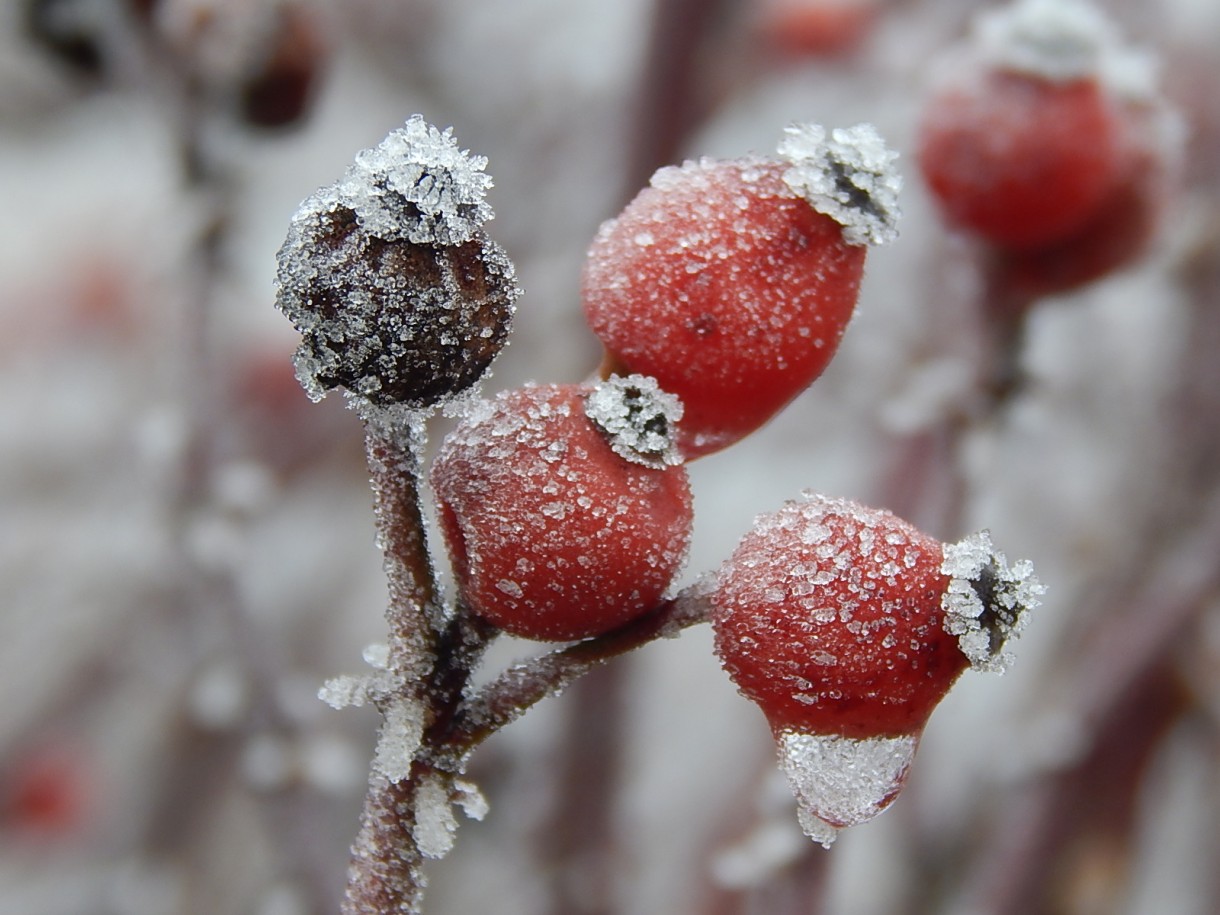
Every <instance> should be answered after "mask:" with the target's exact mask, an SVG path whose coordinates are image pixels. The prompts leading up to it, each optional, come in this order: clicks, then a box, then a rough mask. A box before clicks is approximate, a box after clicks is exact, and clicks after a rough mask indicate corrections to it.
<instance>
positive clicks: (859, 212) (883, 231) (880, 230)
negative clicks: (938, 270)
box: [779, 124, 902, 245]
mask: <svg viewBox="0 0 1220 915" xmlns="http://www.w3.org/2000/svg"><path fill="white" fill-rule="evenodd" d="M779 154H780V157H781V158H783V159H785V160H786V161H787V162H788V163H790V164H791V166H792V167H791V168H790V169H788V171H787V172H785V174H784V181H785V182H786V183H787V185H788V186H789V187H791V188H792V190H793V191H795V192H796V193H797V194H800V195H801V196H802V197H804V198H805V199H806V200H808V201H809V204H810V205H811V206H812V207H813V208H814V209H815V210H817V211H818V212H819V213H824V214H826V215H827V216H829V217H831V218H832V219H834V220H835V221H836V222H838V223H840V224H841V225H842V226H843V238H844V240H845V241H847V242H848V243H849V244H853V245H870V244H871V245H881V244H885V243H886V242H890V241H893V240H894V238H896V237H897V235H898V229H897V224H898V217H899V215H900V214H899V209H898V192H899V191H900V190H902V178H901V176H900V175H899V174H898V172H897V170H896V169H895V168H894V160H895V159H897V158H898V154H897V153H896V152H894V151H893V150H890V149H888V148H887V147H886V145H885V141H884V140H882V138H881V135H880V134H878V133H877V130H876V128H875V127H873V126H872V125H871V124H857V125H856V126H854V127H847V128H836V129H835V130H832V131H829V132H827V130H826V129H825V128H824V127H821V126H819V125H817V124H793V125H791V126H790V127H787V128H786V129H785V131H784V137H783V139H782V140H781V141H780V144H779Z"/></svg>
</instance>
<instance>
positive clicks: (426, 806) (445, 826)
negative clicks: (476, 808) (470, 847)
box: [413, 772, 458, 860]
mask: <svg viewBox="0 0 1220 915" xmlns="http://www.w3.org/2000/svg"><path fill="white" fill-rule="evenodd" d="M457 826H458V824H457V817H455V816H454V815H453V799H452V798H451V797H450V792H449V782H448V779H447V778H446V777H445V776H443V775H440V774H439V773H436V772H432V773H429V774H428V775H426V776H424V778H422V779H421V780H420V783H419V788H418V789H417V791H416V794H415V829H414V830H413V835H414V836H415V844H416V845H417V846H419V850H420V853H421V854H423V855H424V857H426V858H432V859H434V860H436V859H440V858H443V857H445V855H447V854H449V852H450V851H451V850H452V849H453V834H454V833H455V832H456V831H457Z"/></svg>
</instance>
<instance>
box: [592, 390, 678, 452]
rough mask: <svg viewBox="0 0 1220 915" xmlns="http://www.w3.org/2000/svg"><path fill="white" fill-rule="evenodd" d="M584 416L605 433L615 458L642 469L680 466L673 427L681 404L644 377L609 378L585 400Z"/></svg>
mask: <svg viewBox="0 0 1220 915" xmlns="http://www.w3.org/2000/svg"><path fill="white" fill-rule="evenodd" d="M585 415H586V416H588V417H589V419H590V420H591V421H592V422H593V424H594V425H596V426H597V427H598V428H599V429H601V430H602V431H603V432H604V433H606V436H607V440H608V441H609V442H610V447H611V448H612V449H613V450H614V453H615V454H617V455H619V457H622V458H625V459H626V460H628V461H634V462H635V463H637V464H643V465H644V466H645V467H658V468H659V467H665V466H674V465H677V464H681V463H682V454H681V452H679V451H678V443H677V439H676V438H675V435H674V424H675V423H677V422H678V420H680V419H681V418H682V402H681V401H680V400H678V398H677V397H675V396H674V395H672V394H666V393H665V392H664V391H662V390H661V388H660V386H659V385H658V384H657V381H656V379H655V378H649V377H648V376H646V375H628V376H627V377H625V378H622V377H619V376H618V375H611V376H610V378H609V379H607V380H606V381H603V382H602V383H601V384H599V385H597V386H596V387H594V388H593V390H592V391H591V392H590V393H589V396H588V397H586V398H585Z"/></svg>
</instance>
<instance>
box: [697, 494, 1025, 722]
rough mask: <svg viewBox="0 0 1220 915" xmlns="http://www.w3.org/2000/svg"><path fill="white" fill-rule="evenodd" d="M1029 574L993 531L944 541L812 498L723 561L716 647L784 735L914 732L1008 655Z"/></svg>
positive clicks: (773, 518)
mask: <svg viewBox="0 0 1220 915" xmlns="http://www.w3.org/2000/svg"><path fill="white" fill-rule="evenodd" d="M965 552H969V555H970V557H972V560H971V561H973V562H974V563H975V565H978V566H979V568H978V569H976V570H975V571H974V572H973V573H971V572H970V571H969V568H967V569H966V571H965V572H962V571H960V568H961V567H962V561H961V557H962V555H963V554H964V553H965ZM955 563H956V564H955ZM1029 571H1030V570H1029V569H1028V565H1027V564H1025V563H1019V564H1017V566H1015V567H1014V569H1013V570H1009V569H1008V567H1007V565H1006V564H1005V563H1004V561H1003V557H1002V556H1000V555H999V554H996V553H994V551H991V550H990V541H989V540H987V539H986V537H985V535H976V538H973V539H970V538H968V539H967V540H966V541H963V542H962V543H961V544H955V545H952V546H948V547H946V546H945V545H944V544H942V543H940V542H939V541H937V540H936V539H934V538H932V537H930V536H928V535H927V534H924V533H921V532H920V531H918V530H916V529H915V528H914V527H912V526H911V525H910V524H907V523H906V522H905V521H902V520H901V519H899V518H897V517H896V516H894V515H892V514H890V513H889V512H886V511H881V510H877V509H870V508H865V507H864V506H861V505H859V504H857V503H854V502H850V501H847V500H844V499H831V498H827V497H824V496H817V495H809V496H807V497H806V498H805V499H803V500H801V501H797V502H790V503H788V504H787V505H785V506H784V507H783V508H782V509H781V510H780V511H779V512H777V513H775V514H773V515H769V516H765V517H763V518H761V519H759V521H758V522H757V523H756V525H755V527H754V529H753V530H752V531H751V532H750V533H748V534H747V535H746V536H745V538H743V539H742V541H741V543H740V544H739V545H738V547H737V549H736V551H735V552H734V553H733V555H732V557H731V558H730V559H729V561H728V562H727V563H725V565H724V567H723V568H722V569H721V571H720V575H719V579H718V584H717V588H716V590H715V592H714V595H713V604H714V607H715V615H714V617H713V622H714V626H715V632H716V650H717V653H718V654H719V655H720V658H721V660H722V661H723V663H724V665H725V668H726V669H727V670H728V672H729V674H730V676H732V678H733V680H734V681H735V682H736V684H737V685H738V687H739V688H740V689H741V691H742V692H743V693H744V694H745V695H746V696H748V697H749V698H751V699H753V700H754V701H755V702H757V703H758V705H759V706H760V707H761V709H762V710H763V712H764V714H765V715H766V716H767V720H768V721H769V722H770V724H771V726H772V728H773V729H774V730H775V731H776V732H777V733H778V732H781V731H784V730H789V729H795V730H798V731H801V732H806V733H820V734H835V735H839V736H844V737H850V738H857V739H858V738H869V737H879V736H895V735H902V734H911V733H914V732H915V731H917V730H919V729H920V728H922V727H923V725H924V723H925V722H926V721H927V718H928V716H929V715H930V714H931V712H932V709H933V708H934V707H935V705H936V703H937V702H939V701H940V700H941V698H942V697H943V696H944V695H945V693H946V692H947V691H948V689H949V687H950V686H951V685H952V684H953V682H954V680H956V679H957V677H958V676H959V675H960V674H961V673H962V671H964V670H965V669H966V668H967V667H969V666H970V665H971V664H972V663H973V664H974V665H975V666H977V667H981V668H988V667H992V666H995V665H996V664H997V663H998V659H999V658H1000V657H1001V656H1002V650H1003V642H1004V639H1005V638H1006V637H1007V636H1008V635H1009V634H1010V633H1012V632H1015V631H1016V630H1017V628H1018V627H1019V625H1020V618H1021V615H1022V613H1023V612H1024V608H1025V607H1026V606H1028V605H1031V604H1032V603H1036V601H1033V600H1031V598H1032V597H1036V594H1037V593H1040V586H1038V585H1037V583H1036V581H1034V580H1033V579H1032V578H1031V576H1030V574H1029ZM976 586H977V587H976ZM1022 589H1024V590H1022ZM973 592H977V595H978V598H979V603H978V605H977V606H974V605H973V604H971V605H970V607H971V609H970V610H969V611H967V610H965V609H963V607H964V606H965V604H969V603H970V601H969V597H970V593H973ZM1018 592H1019V593H1018ZM961 595H965V603H964V604H963V602H962V601H959V600H958V598H959V597H960V596H961ZM1008 604H1011V606H1008ZM971 613H974V616H971V615H970V614H971ZM963 614H965V615H964V616H963ZM967 619H973V620H975V622H977V623H978V625H971V624H969V623H968V622H965V620H967Z"/></svg>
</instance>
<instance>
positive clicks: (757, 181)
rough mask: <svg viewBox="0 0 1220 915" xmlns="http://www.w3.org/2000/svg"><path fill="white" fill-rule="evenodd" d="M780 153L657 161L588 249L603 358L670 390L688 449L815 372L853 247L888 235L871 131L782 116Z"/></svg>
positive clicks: (695, 451)
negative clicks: (787, 121) (789, 122)
mask: <svg viewBox="0 0 1220 915" xmlns="http://www.w3.org/2000/svg"><path fill="white" fill-rule="evenodd" d="M781 153H782V157H781V158H780V159H777V160H771V159H764V158H759V157H748V158H743V159H737V160H732V161H713V160H709V159H703V160H700V161H698V162H687V163H686V164H685V165H683V166H681V167H671V168H664V169H661V170H660V171H659V172H657V173H656V175H654V176H653V179H652V182H651V185H650V186H649V187H647V188H645V189H644V190H643V191H641V192H640V194H639V195H638V196H637V197H636V198H635V199H634V200H633V201H632V202H631V203H630V204H629V205H628V206H627V208H626V209H625V210H624V211H623V212H622V213H621V214H620V215H619V216H618V217H617V218H616V219H614V220H612V221H610V222H608V223H606V224H605V225H603V226H602V228H601V230H600V231H599V233H598V235H597V238H596V239H595V240H594V242H593V245H592V247H591V249H590V251H589V257H588V260H587V262H586V265H585V271H584V278H583V283H582V294H583V301H584V310H585V315H586V318H587V319H588V322H589V326H590V327H591V328H592V329H593V331H594V333H596V334H597V336H598V337H599V338H600V339H601V341H602V343H603V344H604V345H605V347H606V350H607V352H608V353H609V355H610V359H611V363H612V364H613V365H615V366H619V367H622V368H624V369H625V370H627V371H629V372H635V373H640V374H644V375H649V376H652V377H655V378H656V379H657V380H658V382H659V383H660V385H661V387H662V388H664V389H665V390H667V391H671V392H673V393H674V394H676V395H677V396H678V397H680V398H681V400H682V402H683V405H684V407H685V410H686V413H685V417H684V421H683V423H682V426H681V428H680V430H679V445H680V447H681V450H682V452H683V454H685V455H686V456H687V457H688V458H689V457H696V456H699V455H702V454H707V453H709V452H712V451H716V450H718V449H720V448H723V447H725V446H727V445H729V444H731V443H733V442H735V441H737V440H738V439H740V438H741V437H742V436H744V435H746V434H748V433H749V432H752V431H753V430H754V429H757V428H758V427H759V426H761V425H762V424H763V423H765V422H766V421H767V420H768V419H770V418H771V417H772V416H773V415H774V414H775V413H776V412H778V411H779V410H780V409H781V408H782V407H784V406H785V405H786V404H787V403H788V402H789V401H791V400H792V398H794V397H795V396H796V395H797V394H799V393H800V392H801V391H803V390H804V389H805V388H806V387H807V386H808V385H809V384H810V382H812V381H813V380H814V379H815V378H816V377H817V376H818V375H820V374H821V373H822V371H823V370H824V369H825V368H826V366H827V364H828V363H829V361H830V359H831V357H832V356H833V355H834V352H835V349H836V348H837V346H838V344H839V340H840V338H841V337H842V335H843V332H844V330H845V328H846V326H847V323H848V321H849V320H850V318H851V315H852V312H853V309H854V308H855V303H856V298H857V296H858V294H859V285H860V279H861V275H862V272H863V268H864V259H865V252H866V248H865V247H864V245H866V244H867V243H869V242H873V241H883V240H885V239H886V238H888V237H889V236H890V235H892V231H893V221H894V219H895V218H896V208H895V202H894V197H895V195H896V192H897V188H898V179H897V177H896V176H894V175H893V173H892V172H891V171H890V164H891V162H892V159H893V158H894V155H893V154H892V153H890V152H888V151H887V150H885V148H884V145H883V144H882V143H881V141H880V138H879V137H877V135H876V133H875V132H874V131H873V130H872V128H869V127H866V126H863V125H862V126H860V127H857V128H853V129H852V130H849V131H834V132H833V133H831V134H827V132H825V131H823V130H822V129H821V128H819V127H812V126H805V127H794V128H791V129H790V130H789V134H788V136H787V138H786V140H785V142H784V144H783V145H782V146H781Z"/></svg>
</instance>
